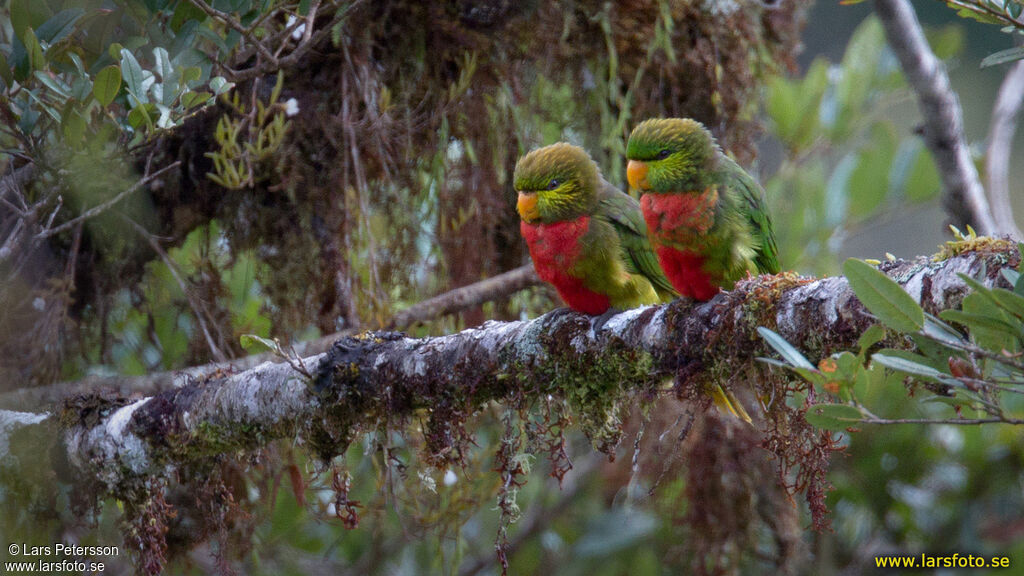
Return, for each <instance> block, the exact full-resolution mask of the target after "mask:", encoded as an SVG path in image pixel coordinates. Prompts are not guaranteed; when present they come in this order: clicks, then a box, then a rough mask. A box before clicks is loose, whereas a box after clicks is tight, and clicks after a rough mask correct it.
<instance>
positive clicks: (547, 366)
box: [519, 343, 657, 454]
mask: <svg viewBox="0 0 1024 576" xmlns="http://www.w3.org/2000/svg"><path fill="white" fill-rule="evenodd" d="M654 372H655V363H654V358H653V357H652V356H651V355H650V354H648V353H646V352H642V351H635V350H629V349H626V348H625V347H620V346H616V345H615V344H614V343H612V344H609V345H608V346H607V347H606V349H605V350H604V352H603V353H601V354H576V353H573V352H572V351H569V350H567V351H565V352H564V353H560V354H556V355H554V356H552V357H550V359H549V360H547V361H545V362H543V363H542V364H540V365H537V366H532V367H530V368H529V369H526V370H523V371H521V372H519V378H520V381H521V382H523V384H525V385H527V386H535V385H538V384H540V385H541V386H542V390H541V392H542V393H543V392H547V393H553V394H559V395H561V396H562V397H564V398H565V400H566V402H567V403H568V405H569V407H570V409H571V411H572V413H573V415H574V417H575V418H576V419H577V420H578V423H579V426H580V428H581V429H582V430H583V431H584V433H586V434H587V437H589V438H590V440H591V442H592V443H593V444H594V446H595V447H596V448H598V449H599V450H601V451H603V452H605V453H609V454H610V453H611V452H612V451H613V450H614V449H615V446H616V445H618V443H619V440H620V439H621V437H622V413H623V409H624V406H625V405H626V402H625V401H626V399H627V398H628V397H629V396H630V395H631V394H632V393H635V392H636V391H638V390H640V389H643V388H644V387H646V386H650V385H652V384H653V383H654V382H655V381H656V380H657V378H655V377H653V376H652V374H654Z"/></svg>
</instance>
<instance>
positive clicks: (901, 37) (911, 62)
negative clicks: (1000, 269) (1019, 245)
mask: <svg viewBox="0 0 1024 576" xmlns="http://www.w3.org/2000/svg"><path fill="white" fill-rule="evenodd" d="M875 12H876V13H877V14H878V17H879V19H880V20H881V21H882V27H883V28H884V29H885V37H886V40H887V41H888V42H889V46H890V47H892V50H893V52H895V53H896V58H897V59H899V61H900V66H901V67H902V68H903V72H904V74H905V75H906V77H907V81H908V82H909V83H910V85H911V87H912V88H913V89H914V92H915V93H916V94H917V99H918V106H919V107H920V109H921V115H922V116H923V117H924V141H925V145H927V146H928V150H930V151H931V153H932V156H933V157H934V158H935V165H936V167H937V168H938V170H939V176H940V177H941V178H942V184H943V188H944V189H945V194H946V196H945V201H946V210H947V212H948V213H949V215H950V216H951V217H952V218H953V219H955V220H962V221H961V222H954V223H955V224H961V225H962V224H970V225H971V226H973V227H974V228H975V229H976V230H978V231H979V232H980V233H982V234H994V233H996V232H998V231H999V228H998V227H997V226H996V222H995V219H994V218H993V217H992V210H991V208H990V207H989V204H988V199H987V198H985V191H984V189H983V188H982V187H981V180H980V179H979V178H978V171H977V170H976V169H975V167H974V163H973V162H972V160H971V153H970V150H968V148H967V142H966V139H965V137H964V128H963V112H962V111H961V109H960V102H959V100H958V99H957V95H956V92H954V91H953V89H952V88H951V87H950V85H949V76H947V75H946V70H945V67H943V65H942V62H941V61H939V59H938V58H936V57H935V54H934V53H933V52H932V50H931V48H930V47H929V46H928V41H927V40H926V39H925V37H924V31H923V30H922V29H921V23H920V22H918V20H917V14H916V13H915V12H914V8H913V6H911V4H910V2H909V0H875Z"/></svg>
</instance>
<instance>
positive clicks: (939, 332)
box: [922, 314, 968, 346]
mask: <svg viewBox="0 0 1024 576" xmlns="http://www.w3.org/2000/svg"><path fill="white" fill-rule="evenodd" d="M922 331H923V332H924V333H925V334H926V335H928V336H930V337H931V338H932V339H934V340H937V341H939V342H942V343H943V344H948V345H950V346H962V345H964V344H967V343H968V342H967V339H966V338H964V335H963V334H961V333H960V332H958V331H957V330H956V329H955V328H953V327H952V326H950V325H949V324H946V323H945V322H943V321H942V320H940V319H938V318H936V317H935V316H932V315H931V314H925V317H924V330H922Z"/></svg>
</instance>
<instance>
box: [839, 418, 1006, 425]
mask: <svg viewBox="0 0 1024 576" xmlns="http://www.w3.org/2000/svg"><path fill="white" fill-rule="evenodd" d="M857 422H858V423H859V424H879V425H886V426H887V425H891V424H953V425H955V426H975V425H980V424H1013V425H1015V426H1019V425H1021V424H1024V420H1021V419H1019V418H936V419H932V418H893V419H889V418H866V419H864V420H858V421H857Z"/></svg>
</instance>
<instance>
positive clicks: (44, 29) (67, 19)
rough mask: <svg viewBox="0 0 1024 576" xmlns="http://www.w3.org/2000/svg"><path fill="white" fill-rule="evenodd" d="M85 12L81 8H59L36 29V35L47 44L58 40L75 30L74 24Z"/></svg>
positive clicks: (52, 43)
mask: <svg viewBox="0 0 1024 576" xmlns="http://www.w3.org/2000/svg"><path fill="white" fill-rule="evenodd" d="M84 14H85V10H82V9H81V8H69V9H67V10H61V11H60V12H58V13H56V14H54V15H53V18H50V19H49V20H47V21H46V22H44V23H43V24H42V25H41V26H40V27H39V28H37V29H36V36H37V37H38V38H39V40H40V41H42V42H46V44H47V45H50V46H52V45H54V44H56V43H57V42H60V41H61V40H63V39H64V38H66V37H67V36H68V35H70V34H71V33H72V32H74V31H75V24H76V23H77V22H78V20H79V19H80V18H81V17H82V16H83V15H84Z"/></svg>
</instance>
